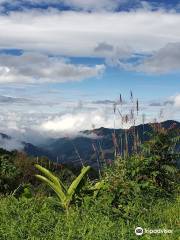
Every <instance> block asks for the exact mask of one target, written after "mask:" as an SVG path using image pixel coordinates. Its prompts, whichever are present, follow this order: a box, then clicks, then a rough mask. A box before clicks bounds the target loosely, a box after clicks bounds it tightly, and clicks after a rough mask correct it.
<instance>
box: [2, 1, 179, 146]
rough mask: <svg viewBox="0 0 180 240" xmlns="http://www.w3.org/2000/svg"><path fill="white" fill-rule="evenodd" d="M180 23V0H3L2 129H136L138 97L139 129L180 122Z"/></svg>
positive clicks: (35, 133) (24, 133)
mask: <svg viewBox="0 0 180 240" xmlns="http://www.w3.org/2000/svg"><path fill="white" fill-rule="evenodd" d="M179 26H180V3H179V1H176V0H174V1H173V0H171V1H170V0H167V1H162V0H158V1H157V0H156V1H155V0H154V1H150V0H149V1H140V0H100V1H97V0H86V1H85V0H21V1H20V0H14V1H10V0H0V108H1V115H0V132H3V133H8V134H11V135H14V136H16V137H19V138H22V139H23V140H26V141H32V140H33V141H37V142H38V141H40V140H39V139H41V138H42V137H44V136H53V137H59V136H62V135H64V134H69V133H71V134H72V133H74V132H78V131H81V130H85V129H92V128H93V127H96V128H98V127H102V126H103V127H110V128H113V127H115V128H121V127H129V126H130V125H131V124H132V122H128V123H127V124H124V125H123V124H122V121H121V120H120V115H119V112H120V113H121V114H122V115H126V114H127V115H128V116H129V114H130V111H131V110H132V109H135V107H136V103H137V99H138V101H139V112H138V115H137V114H136V124H140V123H142V119H144V121H145V122H152V121H154V120H155V119H157V120H158V121H164V120H167V119H174V120H177V121H180V27H179ZM131 91H132V93H133V98H131V99H130V92H131ZM120 95H121V98H122V102H123V104H120ZM114 108H116V109H115V114H114Z"/></svg>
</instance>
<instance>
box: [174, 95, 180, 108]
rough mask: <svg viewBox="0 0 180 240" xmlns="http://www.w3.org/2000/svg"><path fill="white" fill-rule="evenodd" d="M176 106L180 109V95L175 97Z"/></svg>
mask: <svg viewBox="0 0 180 240" xmlns="http://www.w3.org/2000/svg"><path fill="white" fill-rule="evenodd" d="M174 106H175V107H177V108H180V94H178V95H176V96H175V97H174Z"/></svg>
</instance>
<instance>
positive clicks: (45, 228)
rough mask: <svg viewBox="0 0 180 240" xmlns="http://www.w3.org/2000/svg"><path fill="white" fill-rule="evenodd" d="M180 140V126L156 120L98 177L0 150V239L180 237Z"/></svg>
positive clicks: (41, 159) (129, 239) (91, 172)
mask: <svg viewBox="0 0 180 240" xmlns="http://www.w3.org/2000/svg"><path fill="white" fill-rule="evenodd" d="M113 142H114V145H115V150H116V138H115V136H113ZM178 144H179V129H177V128H175V127H174V126H171V127H170V128H169V129H165V128H163V127H161V126H160V125H156V126H155V127H154V128H153V132H152V133H151V136H150V139H149V140H148V141H146V142H145V143H144V144H142V145H141V144H139V145H138V151H136V152H134V153H132V154H129V153H128V151H126V149H125V150H124V154H123V156H122V155H120V154H119V153H118V151H115V156H114V160H113V161H107V162H105V163H104V165H103V168H98V169H97V170H96V174H94V173H93V170H92V169H91V168H90V167H84V166H82V169H81V170H77V169H76V170H75V169H70V168H69V167H68V166H64V165H61V164H58V163H53V162H50V161H49V160H48V159H47V158H39V159H35V158H32V157H28V156H26V155H25V154H23V153H18V152H16V151H13V152H8V151H5V150H3V149H1V150H0V191H1V197H0V216H1V222H0V239H2V240H11V239H12V240H22V239H34V240H36V239H37V240H40V239H42V240H45V239H47V240H51V239H52V240H60V239H62V240H80V239H81V240H96V239H97V240H101V239H102V240H106V239H107V240H109V239H112V240H114V239H117V240H118V239H119V240H120V239H121V240H123V239H124V240H131V239H137V238H138V237H139V238H140V239H157V240H158V239H159V240H160V239H163V240H164V239H178V237H179V234H180V233H179V232H178V227H179V225H178V224H179V222H178V216H179V212H178V209H179V196H178V188H179V169H178V160H179V157H180V156H179V152H178V150H177V147H176V146H177V145H178ZM37 160H38V162H37ZM95 176H96V177H95ZM97 176H98V177H97ZM136 227H142V228H143V229H144V234H143V235H142V236H136V234H135V228H136ZM145 229H147V230H156V229H161V230H162V231H164V230H170V232H169V233H157V232H156V233H146V232H145Z"/></svg>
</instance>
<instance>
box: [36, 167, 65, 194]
mask: <svg viewBox="0 0 180 240" xmlns="http://www.w3.org/2000/svg"><path fill="white" fill-rule="evenodd" d="M35 167H36V168H37V169H38V170H39V171H41V172H42V173H44V175H46V176H47V177H48V178H49V179H51V181H52V182H54V183H56V184H58V185H59V187H60V188H62V187H63V189H64V190H65V191H67V190H66V187H65V186H64V184H63V183H62V182H61V181H60V179H59V178H57V177H56V176H54V175H53V174H52V173H51V172H50V171H49V170H47V169H46V168H44V167H42V166H40V165H39V164H35ZM62 191H63V190H62Z"/></svg>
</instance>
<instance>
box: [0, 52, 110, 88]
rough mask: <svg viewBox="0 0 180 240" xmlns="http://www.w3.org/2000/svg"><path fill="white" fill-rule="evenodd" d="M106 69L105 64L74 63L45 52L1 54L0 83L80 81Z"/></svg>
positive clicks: (95, 75)
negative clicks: (13, 54)
mask: <svg viewBox="0 0 180 240" xmlns="http://www.w3.org/2000/svg"><path fill="white" fill-rule="evenodd" d="M104 70H105V66H104V65H96V66H93V67H90V66H86V65H74V64H72V63H70V62H68V61H67V60H65V59H63V58H58V57H48V56H46V55H45V54H38V53H24V54H22V55H20V56H11V55H0V83H17V82H21V83H42V82H68V81H80V80H83V79H86V78H91V77H98V76H99V75H101V74H102V73H103V72H104Z"/></svg>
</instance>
